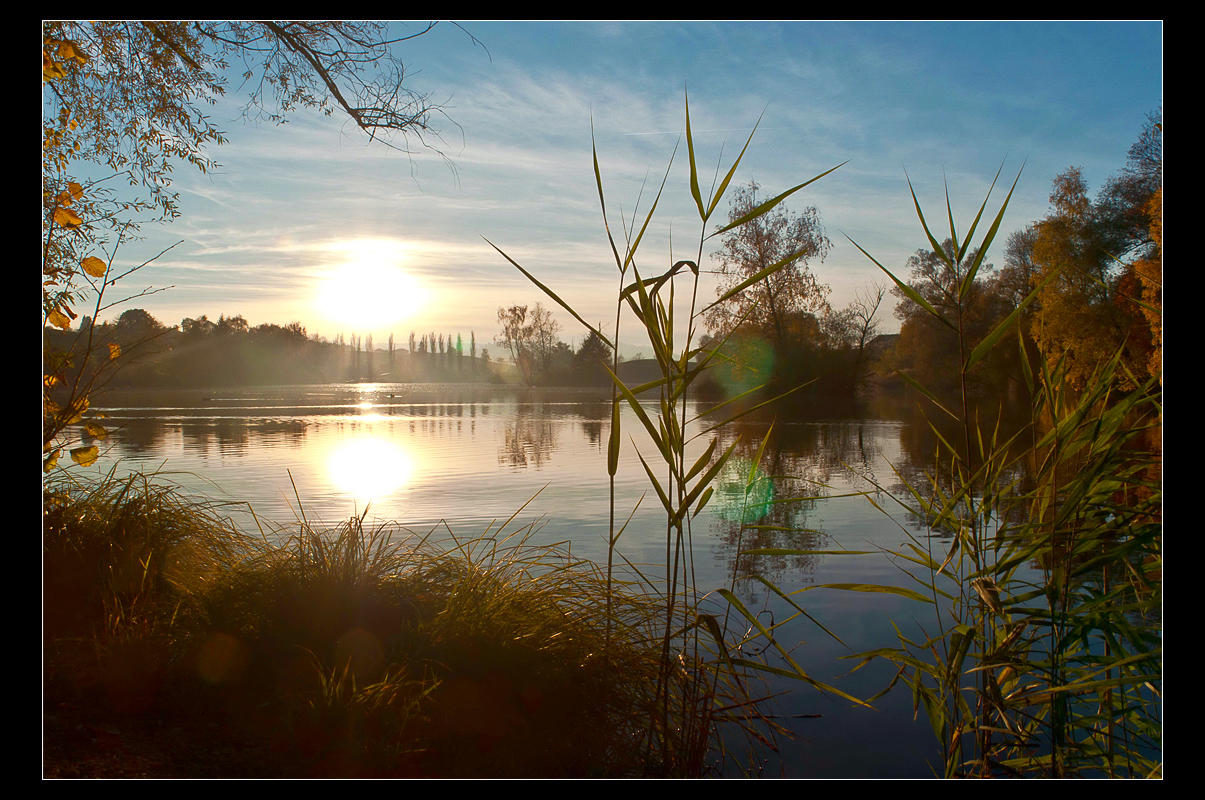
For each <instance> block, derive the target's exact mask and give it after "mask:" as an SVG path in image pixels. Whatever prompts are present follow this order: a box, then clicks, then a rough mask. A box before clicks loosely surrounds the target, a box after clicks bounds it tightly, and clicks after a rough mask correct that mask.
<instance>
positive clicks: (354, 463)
mask: <svg viewBox="0 0 1205 800" xmlns="http://www.w3.org/2000/svg"><path fill="white" fill-rule="evenodd" d="M414 466H415V465H414V456H413V455H412V454H411V453H410V452H409V451H407V450H406V449H405V448H403V447H400V446H399V445H398V444H397V442H394V441H390V440H388V439H383V438H381V437H379V436H373V435H372V434H362V435H360V436H356V437H355V438H352V439H348V440H346V441H344V442H342V443H340V444H339V446H338V447H336V448H335V450H334V451H333V452H332V453H331V455H330V458H329V459H328V461H327V474H328V476H329V477H330V480H331V482H332V483H333V484H334V485H335V486H337V487H338V488H339V489H340V490H342V491H344V492H347V493H348V494H350V495H352V496H353V497H355V498H356V499H357V500H361V501H364V502H368V501H371V500H376V499H379V498H383V497H388V496H389V495H391V494H394V493H395V492H397V491H398V490H399V489H401V488H402V487H404V486H407V485H409V483H410V481H411V477H412V476H413V474H414Z"/></svg>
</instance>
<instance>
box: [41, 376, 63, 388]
mask: <svg viewBox="0 0 1205 800" xmlns="http://www.w3.org/2000/svg"><path fill="white" fill-rule="evenodd" d="M58 383H59V376H58V375H43V376H42V386H43V387H45V388H46V389H53V388H54V387H55V386H57V385H58Z"/></svg>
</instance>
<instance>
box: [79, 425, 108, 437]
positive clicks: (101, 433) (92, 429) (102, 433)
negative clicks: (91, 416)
mask: <svg viewBox="0 0 1205 800" xmlns="http://www.w3.org/2000/svg"><path fill="white" fill-rule="evenodd" d="M84 430H86V431H87V432H88V435H89V436H91V437H92V438H93V439H104V438H105V437H106V436H108V435H109V432H108V431H107V430H105V429H104V427H103V426H101V425H98V424H97V423H95V422H91V421H89V422H85V423H84Z"/></svg>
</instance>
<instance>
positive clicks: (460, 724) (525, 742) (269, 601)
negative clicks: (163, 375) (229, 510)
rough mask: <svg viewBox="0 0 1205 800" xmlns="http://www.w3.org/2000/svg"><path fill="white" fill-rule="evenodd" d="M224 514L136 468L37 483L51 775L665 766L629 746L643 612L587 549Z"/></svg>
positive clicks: (648, 621) (623, 773)
mask: <svg viewBox="0 0 1205 800" xmlns="http://www.w3.org/2000/svg"><path fill="white" fill-rule="evenodd" d="M220 511H221V509H220V508H219V507H216V506H214V505H213V504H211V503H209V502H208V501H204V500H191V499H188V498H186V497H184V496H183V495H182V494H181V493H180V492H179V491H177V490H176V489H174V488H173V487H171V486H169V485H165V484H163V483H160V482H156V481H153V480H151V479H149V478H147V477H145V476H131V477H129V478H124V479H117V478H115V477H113V476H112V475H109V476H108V477H106V478H105V479H104V480H101V481H99V482H97V483H95V484H88V485H85V484H79V483H74V482H71V481H64V480H60V481H56V482H55V483H54V484H53V486H52V488H48V489H47V490H46V493H45V515H44V545H43V547H44V561H45V573H44V581H45V590H44V591H45V595H44V596H45V605H44V637H45V638H44V644H45V651H44V658H45V663H44V670H45V673H44V681H45V684H44V692H45V697H44V700H45V710H44V713H45V725H46V729H45V731H44V733H45V735H46V736H47V741H46V758H47V762H46V763H45V764H44V769H45V774H46V776H47V777H106V776H128V777H188V776H192V777H197V776H215V777H216V776H222V777H335V776H347V777H351V776H360V777H368V776H374V777H520V776H543V777H639V776H648V775H667V774H672V773H667V772H666V770H665V769H664V766H663V765H658V764H652V763H649V762H648V761H647V759H646V758H645V752H644V747H643V736H644V731H645V730H646V728H645V725H644V722H643V721H644V720H645V719H646V718H647V715H648V714H649V713H650V705H651V703H652V697H651V695H650V687H651V685H652V684H653V683H654V682H655V679H656V675H657V670H658V666H659V663H660V658H659V656H660V652H659V647H660V641H659V639H658V638H657V637H656V635H655V633H654V631H653V629H652V623H653V622H654V620H655V619H656V612H657V609H656V607H655V604H654V603H653V601H652V600H651V599H650V598H648V597H642V596H639V595H636V594H632V595H628V594H616V595H614V596H613V597H611V598H610V601H609V602H608V601H607V600H606V599H605V592H604V591H603V588H604V583H605V582H604V579H603V576H601V575H600V573H599V570H598V568H597V567H596V566H594V565H592V564H589V563H587V562H582V561H573V560H570V559H569V558H568V557H567V556H566V555H565V554H563V553H561V552H559V551H557V550H556V549H554V548H549V547H536V546H530V545H528V544H526V543H525V534H527V533H529V532H530V528H519V529H516V530H510V529H508V528H507V526H506V525H503V526H502V527H501V528H499V529H497V530H493V531H486V532H484V534H483V535H482V536H480V537H479V538H473V539H466V538H457V537H456V536H455V534H454V533H453V532H452V531H450V530H448V529H447V528H443V529H441V530H433V531H428V532H426V533H425V534H422V535H420V534H418V533H415V532H411V531H407V530H405V529H403V528H401V527H400V526H395V525H381V526H377V527H371V528H370V527H368V526H366V524H365V522H364V518H363V517H360V518H352V519H350V520H348V521H345V522H343V523H341V524H339V525H337V526H334V527H329V528H328V527H322V526H320V525H319V524H317V523H314V524H310V523H309V522H306V521H300V522H298V523H297V524H296V526H294V527H293V528H292V529H291V530H290V531H275V532H274V534H275V536H277V537H280V539H281V540H282V541H286V542H287V543H285V544H282V545H278V546H272V545H269V544H267V543H266V539H257V538H253V537H249V536H246V535H244V534H241V533H239V532H238V531H237V530H235V529H234V527H233V525H232V523H230V522H229V520H227V519H225V518H224V517H223V516H222V515H221V513H220ZM608 609H609V611H608ZM138 732H141V733H142V736H141V742H140V743H139V741H138V740H139V733H138ZM148 732H153V733H150V734H149V735H148ZM182 732H185V733H187V734H188V735H187V736H182V735H181V734H182ZM160 734H162V736H163V738H160ZM194 735H195V736H197V737H199V739H198V740H197V741H191V739H192V737H193V736H194ZM182 738H183V739H188V740H189V741H188V742H187V744H184V743H183V742H182V741H181V739H182ZM181 744H184V746H183V747H179V745H181ZM144 748H145V750H144ZM177 748H179V749H177ZM240 753H241V754H242V755H239V754H240ZM232 756H233V757H232Z"/></svg>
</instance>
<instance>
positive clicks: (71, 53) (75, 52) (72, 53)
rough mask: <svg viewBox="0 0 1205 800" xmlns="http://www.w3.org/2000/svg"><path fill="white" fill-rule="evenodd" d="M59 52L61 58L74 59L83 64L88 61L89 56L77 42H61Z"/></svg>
mask: <svg viewBox="0 0 1205 800" xmlns="http://www.w3.org/2000/svg"><path fill="white" fill-rule="evenodd" d="M58 54H59V58H67V59H73V60H75V61H78V62H79V63H81V64H86V63H87V62H88V56H86V55H84V53H83V51H82V50H80V49H79V46H78V45H76V43H75V42H60V43H59V53H58Z"/></svg>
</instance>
